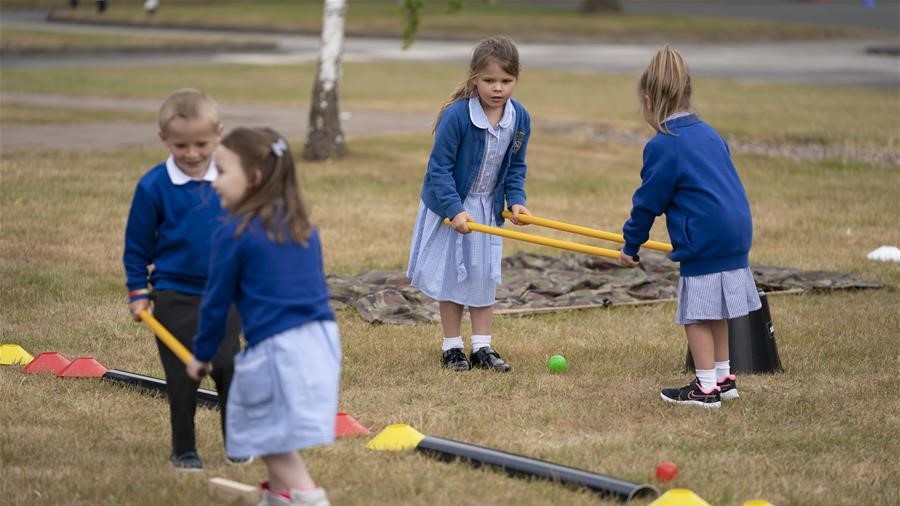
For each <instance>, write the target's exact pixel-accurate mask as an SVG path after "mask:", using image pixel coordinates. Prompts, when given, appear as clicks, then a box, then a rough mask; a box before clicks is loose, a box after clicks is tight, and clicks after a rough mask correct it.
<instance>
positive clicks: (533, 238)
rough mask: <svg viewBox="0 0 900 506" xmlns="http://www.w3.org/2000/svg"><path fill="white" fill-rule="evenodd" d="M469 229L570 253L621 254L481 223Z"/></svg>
mask: <svg viewBox="0 0 900 506" xmlns="http://www.w3.org/2000/svg"><path fill="white" fill-rule="evenodd" d="M444 223H445V224H447V225H449V224H450V220H448V219H446V218H444ZM468 225H469V228H470V229H471V230H473V231H475V232H482V233H485V234H491V235H499V236H500V237H508V238H510V239H516V240H517V241H525V242H530V243H533V244H540V245H542V246H550V247H551V248H559V249H564V250H568V251H575V252H577V253H587V254H588V255H597V256H600V257H606V258H612V259H618V258H619V252H618V251H616V250H612V249H606V248H598V247H596V246H587V245H584V244H578V243H577V242H571V241H561V240H559V239H551V238H549V237H541V236H539V235H534V234H526V233H523V232H516V231H514V230H506V229H503V228H499V227H491V226H488V225H482V224H480V223H475V222H471V221H470V222H469V223H468Z"/></svg>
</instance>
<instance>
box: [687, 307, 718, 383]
mask: <svg viewBox="0 0 900 506" xmlns="http://www.w3.org/2000/svg"><path fill="white" fill-rule="evenodd" d="M684 332H685V334H687V340H688V346H689V347H690V348H691V355H692V356H693V357H694V367H695V369H696V372H697V378H698V379H699V380H700V386H701V387H702V388H703V390H706V391H709V390H710V389H712V388H713V387H715V386H716V365H715V357H716V349H715V339H714V338H713V326H712V322H706V321H705V322H702V323H690V324H687V325H685V326H684Z"/></svg>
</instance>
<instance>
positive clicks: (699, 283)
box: [675, 267, 762, 325]
mask: <svg viewBox="0 0 900 506" xmlns="http://www.w3.org/2000/svg"><path fill="white" fill-rule="evenodd" d="M760 307H762V303H761V302H760V300H759V292H757V290H756V282H755V281H753V273H752V272H750V269H749V268H747V267H745V268H743V269H735V270H733V271H725V272H714V273H712V274H702V275H700V276H683V277H682V278H681V279H679V280H678V307H677V308H676V309H675V323H677V324H678V325H688V324H691V323H700V322H702V321H703V320H730V319H732V318H738V317H741V316H744V315H746V314H748V313H749V312H750V311H756V310H757V309H759V308H760Z"/></svg>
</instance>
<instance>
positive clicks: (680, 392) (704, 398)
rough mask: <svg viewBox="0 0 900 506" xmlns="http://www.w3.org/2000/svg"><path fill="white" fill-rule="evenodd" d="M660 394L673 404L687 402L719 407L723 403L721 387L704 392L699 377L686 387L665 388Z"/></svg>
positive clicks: (693, 404) (701, 405) (704, 406)
mask: <svg viewBox="0 0 900 506" xmlns="http://www.w3.org/2000/svg"><path fill="white" fill-rule="evenodd" d="M659 396H660V397H662V400H664V401H666V402H671V403H673V404H687V405H692V406H700V407H703V408H718V407H719V406H721V405H722V402H721V400H722V398H721V396H720V395H719V387H713V389H712V392H709V393H707V392H704V391H703V389H701V388H700V380H699V379H697V378H694V379H693V380H692V381H691V382H690V384H688V385H687V386H686V387H681V388H664V389H663V390H662V392H660V394H659Z"/></svg>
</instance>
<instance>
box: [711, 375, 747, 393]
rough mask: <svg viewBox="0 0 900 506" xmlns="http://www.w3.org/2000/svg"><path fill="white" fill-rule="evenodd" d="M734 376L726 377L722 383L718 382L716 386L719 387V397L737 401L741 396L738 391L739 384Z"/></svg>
mask: <svg viewBox="0 0 900 506" xmlns="http://www.w3.org/2000/svg"><path fill="white" fill-rule="evenodd" d="M735 379H736V378H735V376H734V374H729V375H728V376H725V379H723V380H722V381H716V386H717V387H719V396H720V397H722V398H723V399H737V398H738V397H740V396H741V395H740V394H739V393H738V390H737V383H735V381H734V380H735Z"/></svg>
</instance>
